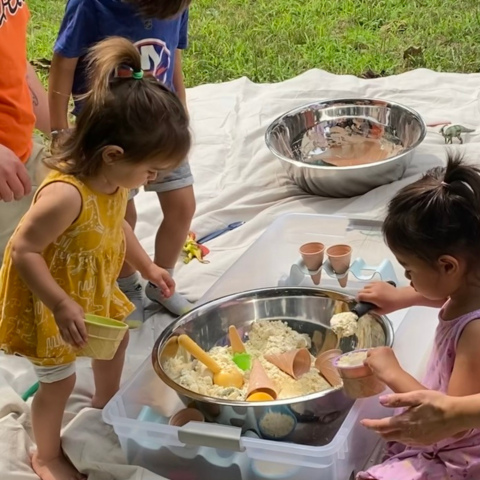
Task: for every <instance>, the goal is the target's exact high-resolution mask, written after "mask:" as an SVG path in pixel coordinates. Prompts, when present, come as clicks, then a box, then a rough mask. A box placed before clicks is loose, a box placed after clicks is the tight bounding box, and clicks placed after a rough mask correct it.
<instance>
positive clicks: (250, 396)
mask: <svg viewBox="0 0 480 480" xmlns="http://www.w3.org/2000/svg"><path fill="white" fill-rule="evenodd" d="M277 395H278V393H277V389H276V388H275V384H274V383H273V382H272V380H270V378H269V377H268V375H267V373H266V372H265V370H264V368H263V367H262V364H261V363H260V362H259V361H258V360H254V362H253V367H252V370H251V372H250V381H249V383H248V390H247V401H248V402H261V401H269V400H276V398H277Z"/></svg>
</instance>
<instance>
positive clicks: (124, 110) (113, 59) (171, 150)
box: [46, 37, 191, 177]
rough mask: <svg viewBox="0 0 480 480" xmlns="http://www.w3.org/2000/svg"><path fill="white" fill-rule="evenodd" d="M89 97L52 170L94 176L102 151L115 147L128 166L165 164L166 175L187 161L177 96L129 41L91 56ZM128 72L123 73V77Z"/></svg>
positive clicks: (105, 45)
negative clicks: (146, 67)
mask: <svg viewBox="0 0 480 480" xmlns="http://www.w3.org/2000/svg"><path fill="white" fill-rule="evenodd" d="M87 61H88V71H89V87H90V90H89V92H88V93H87V94H86V95H84V96H83V105H82V109H81V112H80V114H79V116H78V118H77V123H76V127H75V129H74V130H73V132H72V134H71V136H70V137H69V138H68V139H67V140H66V142H65V143H64V145H63V148H62V151H61V153H60V154H59V155H57V156H55V157H52V158H50V159H48V161H47V162H46V163H47V165H48V166H49V167H50V168H54V169H56V170H59V171H61V172H63V173H66V174H70V175H74V176H85V177H90V176H93V175H95V174H97V173H98V171H99V169H100V167H101V165H102V161H103V160H102V152H103V149H104V148H105V147H107V146H109V145H116V146H119V147H121V148H122V149H123V151H124V155H123V157H124V159H125V161H129V162H133V163H139V162H143V161H146V160H150V159H152V158H159V159H163V161H164V166H165V171H169V170H172V169H174V168H176V167H177V166H178V165H179V164H180V163H181V162H182V161H183V160H184V159H185V158H186V156H187V154H188V151H189V149H190V144H191V138H190V132H189V124H188V117H187V114H186V111H185V108H184V107H183V105H182V103H181V102H180V100H179V99H178V97H177V95H176V94H175V93H173V92H171V91H170V90H169V89H168V88H166V87H165V86H164V85H163V84H161V83H160V82H158V81H157V80H156V79H155V78H154V77H153V76H151V75H149V74H148V73H144V72H142V70H141V57H140V54H139V52H138V51H137V49H136V48H135V46H134V45H133V44H132V43H130V42H129V41H128V40H126V39H124V38H120V37H112V38H109V39H107V40H104V41H102V42H100V43H98V44H97V45H95V46H94V47H93V48H92V49H91V50H90V52H89V54H88V57H87ZM121 72H123V73H121Z"/></svg>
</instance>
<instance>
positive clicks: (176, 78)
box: [172, 48, 187, 109]
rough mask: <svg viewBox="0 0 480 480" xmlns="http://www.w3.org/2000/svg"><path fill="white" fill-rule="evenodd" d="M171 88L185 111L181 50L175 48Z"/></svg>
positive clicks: (185, 99)
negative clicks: (172, 87)
mask: <svg viewBox="0 0 480 480" xmlns="http://www.w3.org/2000/svg"><path fill="white" fill-rule="evenodd" d="M172 82H173V86H174V88H175V92H177V96H178V98H179V99H180V101H181V102H182V104H183V106H184V107H185V109H187V93H186V91H185V83H184V79H183V62H182V50H180V49H179V48H177V51H176V52H175V65H174V69H173V80H172Z"/></svg>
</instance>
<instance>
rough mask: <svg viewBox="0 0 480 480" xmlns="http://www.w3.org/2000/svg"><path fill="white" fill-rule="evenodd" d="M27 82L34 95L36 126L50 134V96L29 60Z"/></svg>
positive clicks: (32, 95)
mask: <svg viewBox="0 0 480 480" xmlns="http://www.w3.org/2000/svg"><path fill="white" fill-rule="evenodd" d="M27 83H28V88H29V89H30V95H31V97H32V105H33V111H34V113H35V118H36V122H35V127H36V128H37V129H38V130H40V131H41V132H42V133H43V134H44V135H47V136H50V117H49V113H48V97H47V92H46V91H45V88H44V86H43V85H42V82H41V81H40V79H39V78H38V76H37V73H36V72H35V69H34V68H33V66H32V65H31V64H30V63H28V62H27Z"/></svg>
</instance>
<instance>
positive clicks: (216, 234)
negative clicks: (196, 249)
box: [197, 222, 245, 244]
mask: <svg viewBox="0 0 480 480" xmlns="http://www.w3.org/2000/svg"><path fill="white" fill-rule="evenodd" d="M244 223H245V222H234V223H231V224H230V225H227V226H226V227H224V228H221V229H220V230H216V231H215V232H212V233H209V234H208V235H205V236H204V237H202V238H200V239H199V240H197V243H198V244H201V243H205V242H209V241H210V240H213V239H214V238H217V237H219V236H220V235H223V234H224V233H227V232H229V231H231V230H235V229H236V228H238V227H241V226H242V225H243V224H244Z"/></svg>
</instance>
